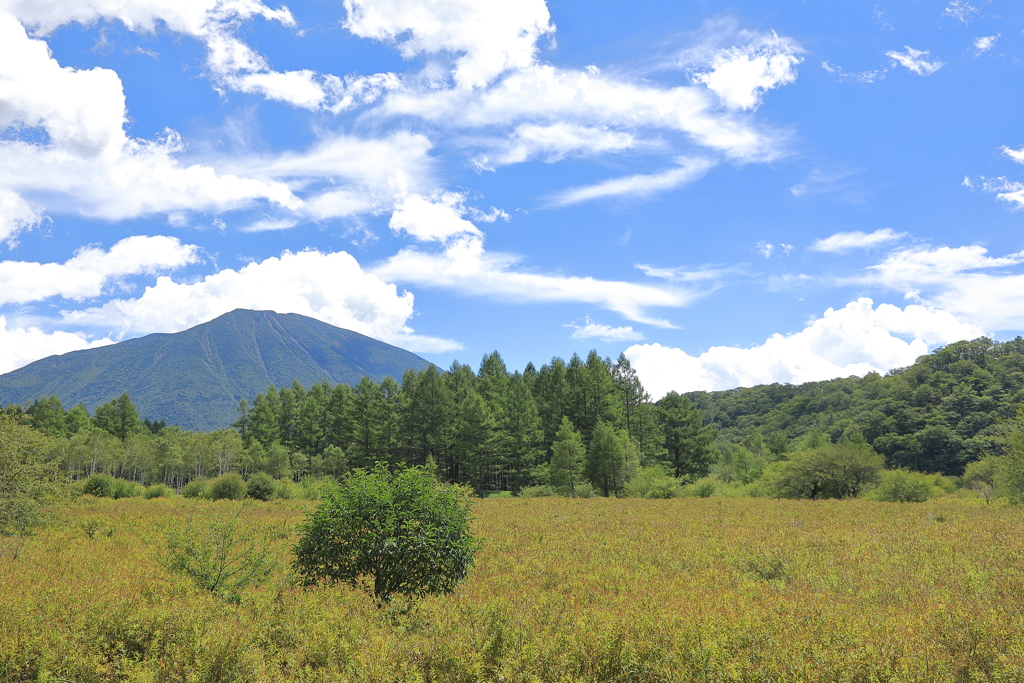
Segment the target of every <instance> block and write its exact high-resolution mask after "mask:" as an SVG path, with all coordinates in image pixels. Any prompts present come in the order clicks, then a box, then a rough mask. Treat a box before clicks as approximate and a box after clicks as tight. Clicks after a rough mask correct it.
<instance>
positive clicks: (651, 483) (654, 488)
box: [625, 465, 682, 498]
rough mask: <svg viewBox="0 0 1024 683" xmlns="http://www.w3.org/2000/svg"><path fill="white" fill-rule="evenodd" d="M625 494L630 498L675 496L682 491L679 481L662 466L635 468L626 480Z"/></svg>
mask: <svg viewBox="0 0 1024 683" xmlns="http://www.w3.org/2000/svg"><path fill="white" fill-rule="evenodd" d="M625 491H626V495H627V496H629V497H630V498H675V497H677V496H679V495H680V494H681V493H682V487H681V485H680V481H679V480H678V479H677V478H675V477H673V476H672V475H671V474H670V473H669V472H668V471H667V470H666V469H665V467H664V466H661V465H652V466H651V467H640V468H637V470H636V473H634V474H633V478H632V479H630V480H629V481H627V482H626V486H625Z"/></svg>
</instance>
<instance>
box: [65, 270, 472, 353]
mask: <svg viewBox="0 0 1024 683" xmlns="http://www.w3.org/2000/svg"><path fill="white" fill-rule="evenodd" d="M236 308H251V309H270V310H274V311H277V312H279V313H299V314H301V315H307V316H310V317H313V318H316V319H318V320H322V321H324V322H326V323H330V324H331V325H337V326H338V327H343V328H345V329H349V330H353V331H355V332H359V333H360V334H365V335H368V336H370V337H374V338H375V339H381V340H384V341H386V342H389V343H392V344H396V345H398V346H402V347H405V348H409V349H412V350H418V351H425V352H442V351H450V350H453V349H457V348H459V344H458V343H457V342H453V341H451V340H448V339H439V338H436V337H427V336H422V335H417V334H415V333H414V332H413V330H412V329H410V328H409V327H408V325H407V322H408V320H409V318H411V317H412V314H413V295H412V293H411V292H403V293H401V294H400V293H399V292H398V289H397V288H396V287H395V285H393V284H390V283H387V282H385V281H383V280H381V279H380V278H379V277H377V276H376V275H373V274H370V273H366V272H364V271H363V269H362V268H361V267H360V266H359V263H358V262H357V261H356V260H355V258H353V257H352V256H351V255H350V254H347V253H345V252H343V251H339V252H333V253H322V252H318V251H313V250H307V251H301V252H298V253H291V252H284V253H283V254H282V255H281V256H280V258H277V257H271V258H268V259H266V260H263V261H259V262H254V263H250V264H249V265H247V266H245V267H243V268H241V269H239V270H233V269H230V268H228V269H225V270H221V271H219V272H217V273H215V274H213V275H208V276H206V277H204V278H203V279H202V280H200V281H198V282H194V283H188V282H175V281H174V280H172V279H171V278H170V277H168V276H161V277H159V278H157V281H156V284H155V285H152V286H150V287H146V290H145V292H144V293H143V294H142V296H140V297H138V298H134V299H112V300H110V301H108V302H106V303H104V304H103V305H102V306H98V307H93V308H87V309H84V310H80V311H65V312H64V313H63V314H62V319H61V324H62V325H64V326H75V327H85V326H91V327H98V328H102V329H110V330H116V331H117V333H118V334H119V335H120V336H124V335H137V334H148V333H151V332H177V331H179V330H183V329H186V328H189V327H193V326H195V325H198V324H200V323H203V322H206V321H208V320H211V319H213V318H215V317H217V316H218V315H221V314H223V313H227V312H228V311H232V310H234V309H236Z"/></svg>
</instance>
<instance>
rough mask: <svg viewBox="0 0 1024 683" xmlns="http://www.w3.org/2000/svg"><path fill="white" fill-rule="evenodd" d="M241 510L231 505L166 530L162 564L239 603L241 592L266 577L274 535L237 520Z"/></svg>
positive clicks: (269, 570)
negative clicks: (165, 548) (231, 507)
mask: <svg viewBox="0 0 1024 683" xmlns="http://www.w3.org/2000/svg"><path fill="white" fill-rule="evenodd" d="M240 513H241V508H236V509H234V510H227V511H218V512H214V513H213V514H212V515H211V516H210V517H208V518H205V519H197V518H195V517H190V518H189V519H188V521H186V522H185V524H183V525H181V526H179V527H177V528H174V529H171V530H169V531H167V532H166V533H165V537H166V540H167V551H166V554H165V555H163V556H162V557H160V558H159V559H160V562H161V564H163V565H164V566H165V567H167V568H168V569H170V570H172V571H178V572H182V573H184V574H187V575H189V576H191V577H192V578H193V579H195V581H196V583H198V584H199V585H200V586H201V587H203V588H205V589H206V590H208V591H210V592H212V593H214V594H216V595H219V596H221V597H222V598H224V599H226V600H227V601H229V602H234V603H237V602H239V601H240V600H241V595H240V591H241V590H242V589H244V588H246V587H247V586H252V585H256V584H260V583H262V582H263V581H265V580H266V578H267V576H269V575H270V573H271V572H272V571H273V570H274V566H275V564H274V561H273V560H272V559H271V547H272V542H273V540H274V534H272V533H269V532H268V531H266V530H264V529H260V528H259V527H258V526H256V525H255V524H253V523H250V522H246V521H243V520H241V519H240V518H239V514H240Z"/></svg>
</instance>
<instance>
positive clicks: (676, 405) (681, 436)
mask: <svg viewBox="0 0 1024 683" xmlns="http://www.w3.org/2000/svg"><path fill="white" fill-rule="evenodd" d="M658 408H659V414H658V419H659V421H660V422H661V425H662V428H663V429H664V433H665V449H666V451H667V453H668V462H669V464H670V465H671V467H672V469H673V471H674V473H675V476H677V477H692V478H695V477H702V476H704V475H705V474H707V472H708V470H709V469H710V468H711V465H712V463H713V459H714V455H713V454H714V451H713V450H712V448H711V444H712V443H714V441H715V437H716V435H717V430H716V429H715V428H714V427H713V426H711V425H705V424H704V415H703V414H702V413H701V411H700V409H699V408H697V406H696V405H694V404H693V402H692V401H690V399H688V398H686V397H685V396H680V395H679V394H677V393H676V392H674V391H670V392H669V393H668V394H667V395H666V396H665V397H664V398H663V399H661V401H659V403H658Z"/></svg>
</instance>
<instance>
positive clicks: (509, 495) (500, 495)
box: [487, 491, 515, 498]
mask: <svg viewBox="0 0 1024 683" xmlns="http://www.w3.org/2000/svg"><path fill="white" fill-rule="evenodd" d="M487 497H488V498H515V495H513V493H512V492H511V491H494V492H493V493H488V494H487Z"/></svg>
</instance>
